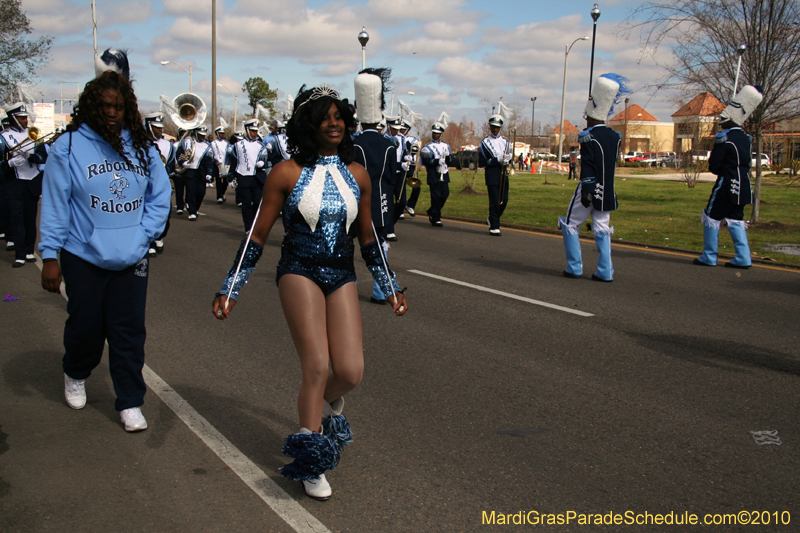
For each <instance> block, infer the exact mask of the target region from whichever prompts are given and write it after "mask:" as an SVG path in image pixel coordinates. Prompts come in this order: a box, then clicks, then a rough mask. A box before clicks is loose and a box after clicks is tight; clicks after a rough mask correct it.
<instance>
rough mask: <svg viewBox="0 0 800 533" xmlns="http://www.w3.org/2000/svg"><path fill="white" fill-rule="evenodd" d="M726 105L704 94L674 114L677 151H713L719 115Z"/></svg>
mask: <svg viewBox="0 0 800 533" xmlns="http://www.w3.org/2000/svg"><path fill="white" fill-rule="evenodd" d="M724 109H725V104H723V103H722V102H720V101H719V99H718V98H717V97H716V96H714V95H713V94H711V93H709V92H703V93H700V94H698V95H697V96H695V97H694V98H692V100H691V101H690V102H689V103H687V104H686V105H684V106H683V107H681V108H680V109H679V110H678V111H676V112H675V113H673V114H672V121H673V122H674V123H675V151H676V152H689V151H693V150H711V149H712V148H713V147H714V133H716V128H717V123H718V122H719V115H720V113H722V111H723V110H724Z"/></svg>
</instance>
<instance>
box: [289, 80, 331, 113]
mask: <svg viewBox="0 0 800 533" xmlns="http://www.w3.org/2000/svg"><path fill="white" fill-rule="evenodd" d="M325 96H330V97H331V98H334V99H336V100H341V98H339V93H337V92H336V91H335V90H334V89H333V87H331V86H330V85H328V84H327V83H323V84H322V85H317V86H316V87H314V88H313V89H311V96H309V97H308V98H307V99H306V100H305V101H304V102H303V103H301V104H300V105H299V106H297V109H300V108H301V107H303V104H305V103H307V102H310V101H312V100H319V99H320V98H323V97H325Z"/></svg>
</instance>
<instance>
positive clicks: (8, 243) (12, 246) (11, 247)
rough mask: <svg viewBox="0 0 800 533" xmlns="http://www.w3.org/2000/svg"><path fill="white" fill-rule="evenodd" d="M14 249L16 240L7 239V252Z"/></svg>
mask: <svg viewBox="0 0 800 533" xmlns="http://www.w3.org/2000/svg"><path fill="white" fill-rule="evenodd" d="M12 250H14V241H6V252H11V251H12Z"/></svg>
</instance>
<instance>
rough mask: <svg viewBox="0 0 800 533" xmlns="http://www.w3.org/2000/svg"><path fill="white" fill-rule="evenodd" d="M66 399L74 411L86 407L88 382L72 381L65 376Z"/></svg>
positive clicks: (82, 380)
mask: <svg viewBox="0 0 800 533" xmlns="http://www.w3.org/2000/svg"><path fill="white" fill-rule="evenodd" d="M64 397H65V398H66V399H67V404H69V406H70V407H72V408H73V409H83V408H84V407H86V380H85V379H72V378H71V377H69V376H68V375H66V374H64Z"/></svg>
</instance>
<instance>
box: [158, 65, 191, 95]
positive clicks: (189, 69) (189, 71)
mask: <svg viewBox="0 0 800 533" xmlns="http://www.w3.org/2000/svg"><path fill="white" fill-rule="evenodd" d="M170 63H173V64H175V65H178V66H179V67H181V68H182V69H183V70H185V71H186V72H187V73H188V74H189V92H192V64H191V63H189V68H188V69H187V68H186V67H184V66H183V65H181V64H180V63H178V62H177V61H162V62H161V64H162V65H168V64H170Z"/></svg>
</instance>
